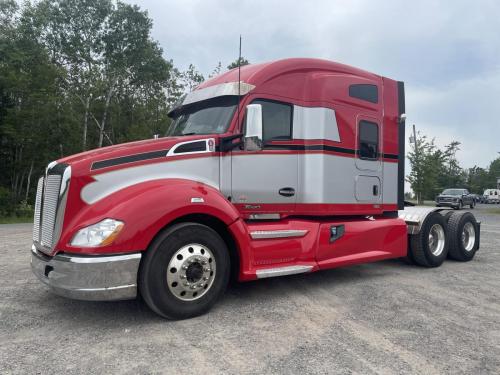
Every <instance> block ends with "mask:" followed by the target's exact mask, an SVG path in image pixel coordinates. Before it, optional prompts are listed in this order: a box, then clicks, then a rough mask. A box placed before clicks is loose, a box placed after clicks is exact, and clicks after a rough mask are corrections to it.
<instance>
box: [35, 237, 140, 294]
mask: <svg viewBox="0 0 500 375" xmlns="http://www.w3.org/2000/svg"><path fill="white" fill-rule="evenodd" d="M140 260H141V253H131V254H124V255H112V256H79V255H69V254H58V255H56V256H54V257H48V256H46V255H45V254H43V253H41V252H39V251H37V249H36V247H35V246H32V247H31V269H32V270H33V273H34V274H35V275H36V277H38V278H39V279H40V281H42V282H43V283H44V284H46V285H48V286H49V287H50V289H51V290H52V291H53V292H54V293H55V294H58V295H60V296H63V297H68V298H74V299H80V300H88V301H113V300H124V299H133V298H135V297H136V296H137V273H138V270H139V263H140Z"/></svg>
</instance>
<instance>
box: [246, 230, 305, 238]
mask: <svg viewBox="0 0 500 375" xmlns="http://www.w3.org/2000/svg"><path fill="white" fill-rule="evenodd" d="M307 232H308V230H307V229H282V230H256V231H253V232H250V236H251V237H252V239H253V240H262V239H266V238H290V237H304V236H305V235H306V234H307Z"/></svg>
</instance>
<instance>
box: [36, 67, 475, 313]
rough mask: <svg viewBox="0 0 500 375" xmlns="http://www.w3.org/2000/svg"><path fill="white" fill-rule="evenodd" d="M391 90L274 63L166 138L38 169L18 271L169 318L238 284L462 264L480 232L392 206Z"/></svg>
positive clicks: (199, 106) (354, 72) (400, 155)
mask: <svg viewBox="0 0 500 375" xmlns="http://www.w3.org/2000/svg"><path fill="white" fill-rule="evenodd" d="M404 112H405V103H404V85H403V83H402V82H397V81H394V80H392V79H389V78H386V77H381V76H379V75H376V74H372V73H369V72H366V71H363V70H360V69H356V68H352V67H349V66H346V65H342V64H338V63H334V62H330V61H324V60H317V59H285V60H279V61H274V62H269V63H263V64H255V65H247V66H243V67H241V71H238V69H234V70H231V71H228V72H226V73H223V74H221V75H219V76H218V77H215V78H212V79H210V80H208V81H206V82H204V83H203V84H201V85H200V86H198V87H197V88H196V89H195V90H194V91H192V92H191V93H189V94H187V95H186V96H185V97H183V98H182V99H181V100H180V101H179V102H178V103H177V104H176V105H175V106H174V108H172V110H171V112H170V116H171V118H172V125H171V127H170V130H169V133H168V134H167V136H166V137H161V138H158V139H151V140H145V141H139V142H132V143H127V144H121V145H116V146H111V147H105V148H101V149H97V150H93V151H89V152H84V153H81V154H78V155H73V156H69V157H66V158H63V159H60V160H58V161H56V162H53V163H50V164H49V165H48V167H47V169H46V172H45V175H44V176H42V177H41V178H40V180H39V181H38V187H37V196H36V204H35V218H34V228H33V246H32V252H31V255H32V256H31V265H32V269H33V272H34V273H35V275H36V276H37V277H38V278H39V279H40V280H41V281H42V282H44V283H45V284H47V285H48V286H49V287H50V288H51V289H52V291H54V292H55V293H57V294H59V295H62V296H66V297H70V298H76V299H83V300H119V299H130V298H136V297H137V296H138V295H139V294H140V295H141V296H142V298H143V299H144V301H145V302H146V303H147V304H148V305H149V306H150V307H151V309H152V310H154V311H155V312H157V313H158V314H160V315H161V316H164V317H167V318H174V319H181V318H187V317H192V316H196V315H199V314H201V313H204V312H206V311H207V310H208V309H209V308H210V307H211V306H212V305H213V304H214V303H215V301H216V300H217V298H218V297H220V296H221V295H222V294H223V292H224V290H225V288H226V286H227V284H228V281H229V279H230V276H231V275H233V276H235V278H237V279H238V280H240V281H245V280H254V279H260V278H267V277H275V276H281V275H291V274H298V273H307V272H314V271H318V270H323V269H329V268H335V267H339V266H346V265H352V264H357V263H364V262H373V261H378V260H382V259H388V258H399V257H408V258H409V259H410V260H411V261H413V262H414V263H416V264H418V265H421V266H425V267H436V266H439V265H441V263H442V262H443V261H444V260H445V258H446V257H447V256H448V257H452V258H454V259H457V260H461V261H467V260H470V259H472V258H473V257H474V254H475V252H476V251H477V250H478V248H479V235H480V223H479V222H477V221H476V220H475V218H474V216H473V215H472V214H470V213H467V212H452V211H450V210H446V209H440V208H435V207H429V208H425V207H405V203H404V156H405V149H404V142H405V130H404V119H405V114H404Z"/></svg>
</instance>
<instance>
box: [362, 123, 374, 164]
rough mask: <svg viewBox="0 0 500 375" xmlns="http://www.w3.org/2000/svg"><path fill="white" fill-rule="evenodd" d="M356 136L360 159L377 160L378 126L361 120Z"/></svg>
mask: <svg viewBox="0 0 500 375" xmlns="http://www.w3.org/2000/svg"><path fill="white" fill-rule="evenodd" d="M358 134H359V150H358V155H359V157H360V159H367V160H376V159H378V125H377V124H376V123H374V122H370V121H365V120H361V121H360V122H359V131H358Z"/></svg>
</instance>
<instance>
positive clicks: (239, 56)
mask: <svg viewBox="0 0 500 375" xmlns="http://www.w3.org/2000/svg"><path fill="white" fill-rule="evenodd" d="M240 97H241V34H240V50H239V53H238V109H237V111H238V116H237V118H238V126H240Z"/></svg>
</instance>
